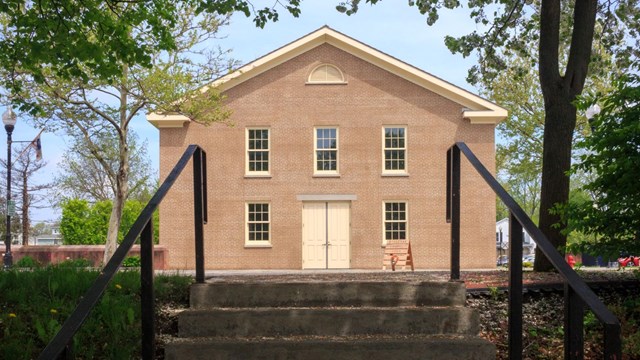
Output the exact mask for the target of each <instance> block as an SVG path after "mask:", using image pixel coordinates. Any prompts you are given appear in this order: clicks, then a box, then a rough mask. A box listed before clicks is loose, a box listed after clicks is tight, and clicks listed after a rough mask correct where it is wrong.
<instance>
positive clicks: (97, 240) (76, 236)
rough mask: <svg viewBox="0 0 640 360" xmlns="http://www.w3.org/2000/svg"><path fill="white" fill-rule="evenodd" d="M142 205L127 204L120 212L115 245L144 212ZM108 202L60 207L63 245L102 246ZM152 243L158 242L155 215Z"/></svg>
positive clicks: (69, 203)
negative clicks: (118, 229)
mask: <svg viewBox="0 0 640 360" xmlns="http://www.w3.org/2000/svg"><path fill="white" fill-rule="evenodd" d="M144 205H145V204H144V203H142V202H140V201H136V200H129V201H127V202H126V203H125V205H124V209H123V210H122V218H121V223H120V231H119V233H118V242H121V241H122V240H123V239H124V236H125V235H126V234H127V232H128V231H129V229H130V228H131V226H132V225H133V223H134V222H135V220H136V219H137V218H138V215H140V212H141V211H142V209H143V208H144ZM110 215H111V201H98V202H96V203H94V204H89V202H88V201H87V200H79V199H70V200H66V201H64V202H63V203H62V219H61V220H60V232H61V233H62V236H63V241H64V244H65V245H102V244H104V243H105V240H106V238H107V230H108V226H109V217H110ZM153 222H154V233H155V234H154V239H155V240H156V241H157V239H158V214H157V212H156V213H155V214H154V220H153Z"/></svg>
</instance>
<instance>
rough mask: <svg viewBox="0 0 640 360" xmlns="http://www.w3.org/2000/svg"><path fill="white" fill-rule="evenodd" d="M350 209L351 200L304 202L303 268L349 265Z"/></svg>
mask: <svg viewBox="0 0 640 360" xmlns="http://www.w3.org/2000/svg"><path fill="white" fill-rule="evenodd" d="M350 211H351V203H350V202H303V205H302V268H303V269H348V268H349V263H350V235H349V233H350V227H351V218H350Z"/></svg>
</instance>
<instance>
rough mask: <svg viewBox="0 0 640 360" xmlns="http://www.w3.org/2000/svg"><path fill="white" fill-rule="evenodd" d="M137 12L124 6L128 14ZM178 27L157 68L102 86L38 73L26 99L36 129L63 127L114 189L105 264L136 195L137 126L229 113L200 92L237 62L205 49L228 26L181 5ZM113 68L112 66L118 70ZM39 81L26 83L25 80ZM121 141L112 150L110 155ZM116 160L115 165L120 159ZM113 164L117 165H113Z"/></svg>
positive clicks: (89, 76)
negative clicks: (34, 106) (154, 119)
mask: <svg viewBox="0 0 640 360" xmlns="http://www.w3.org/2000/svg"><path fill="white" fill-rule="evenodd" d="M132 6H134V5H132V4H129V3H123V4H118V5H117V7H118V9H121V10H122V11H123V13H125V14H126V13H127V11H129V8H130V7H132ZM176 9H177V11H179V16H178V19H176V20H175V21H174V23H173V26H171V27H169V30H170V31H171V36H172V37H173V48H172V49H171V50H170V51H168V52H158V51H156V52H151V53H149V54H147V55H148V56H150V57H151V59H150V61H151V63H152V64H153V67H152V68H150V69H149V68H144V67H141V66H130V65H128V64H127V63H125V62H120V63H118V64H117V65H118V66H120V70H121V71H120V72H119V73H118V74H116V75H115V76H113V77H110V78H108V79H107V80H104V79H103V78H102V77H101V76H103V75H104V74H99V73H97V72H96V73H94V72H92V71H91V69H84V71H83V73H82V74H78V75H77V76H72V75H73V74H64V75H65V76H64V77H62V76H59V75H57V74H56V73H54V72H48V71H45V72H40V73H38V74H39V75H38V76H40V79H39V80H40V82H37V81H33V82H30V83H27V82H24V84H25V86H26V84H29V85H30V86H29V87H28V88H26V87H25V88H24V90H25V92H24V93H21V94H18V96H19V97H21V98H26V97H27V96H28V97H29V98H30V99H33V100H34V101H36V102H37V103H38V104H39V107H40V108H41V109H43V110H44V114H46V117H44V118H43V117H42V115H41V116H38V117H35V118H34V121H36V122H38V123H42V125H44V126H49V127H52V126H57V127H58V128H59V129H61V130H63V131H64V132H65V133H66V134H67V135H69V136H70V137H72V138H74V139H76V143H78V142H82V143H83V145H84V146H85V147H86V150H85V151H86V152H87V153H88V154H90V156H91V157H92V158H94V159H95V162H96V163H98V164H100V167H101V170H102V172H103V173H105V174H107V178H108V179H109V181H110V182H111V183H112V184H111V185H110V186H111V188H112V191H113V207H112V208H111V209H112V213H111V217H110V222H109V230H108V232H107V236H106V246H105V254H104V262H105V263H106V262H107V261H108V260H109V258H110V257H111V256H112V254H113V253H114V252H115V249H116V245H117V235H118V229H119V228H120V221H121V217H122V211H123V207H124V204H125V201H126V200H127V198H128V197H129V195H130V192H131V188H130V187H129V183H130V182H129V177H130V166H131V164H130V162H129V161H130V159H132V154H131V150H132V148H131V144H130V143H129V140H130V139H131V136H130V135H129V129H130V125H131V121H132V120H133V119H134V118H135V117H136V115H138V114H139V113H140V112H143V111H145V110H146V111H160V112H172V113H179V114H183V115H186V116H188V117H189V118H190V119H192V120H194V121H197V122H199V123H203V124H210V123H212V122H219V121H223V120H224V119H226V118H227V117H228V114H229V112H228V111H227V110H226V109H225V108H224V106H223V105H222V103H221V97H220V94H219V93H218V92H217V91H216V90H215V89H213V88H211V89H209V90H208V91H206V92H202V91H198V89H199V88H200V87H202V86H203V85H204V84H207V83H209V82H211V81H212V80H213V79H215V78H216V77H218V76H219V75H220V74H221V73H222V72H224V71H227V70H228V69H229V68H230V67H231V66H233V64H234V63H233V62H229V61H224V56H225V52H223V51H219V50H218V49H214V50H212V51H211V50H208V49H209V47H207V46H204V43H205V42H207V41H209V40H213V39H215V36H216V33H217V31H218V28H219V26H221V25H223V24H224V23H225V21H226V19H224V18H219V17H217V16H215V15H207V14H204V15H201V16H196V10H197V9H196V8H195V7H194V6H192V5H188V4H185V3H183V4H182V5H180V4H178V5H176ZM128 34H129V36H131V37H132V38H133V39H135V41H138V42H143V43H148V44H155V45H153V46H152V47H151V49H157V48H160V47H161V45H160V43H161V42H162V41H163V39H161V38H157V34H154V33H149V32H147V31H146V29H145V28H140V27H136V26H135V24H130V26H128ZM113 66H114V65H111V67H112V68H113ZM31 76H34V77H35V75H34V74H30V75H27V77H31ZM107 134H108V135H107ZM108 139H116V142H115V144H113V145H112V148H109V147H104V146H103V145H106V144H107V142H108V141H109V140H108ZM114 155H115V157H114ZM113 160H115V161H113Z"/></svg>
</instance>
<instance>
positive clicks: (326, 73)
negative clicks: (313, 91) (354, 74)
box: [308, 64, 346, 84]
mask: <svg viewBox="0 0 640 360" xmlns="http://www.w3.org/2000/svg"><path fill="white" fill-rule="evenodd" d="M308 82H309V83H313V84H336V83H345V82H346V81H345V80H344V75H342V71H340V69H338V68H337V67H335V66H333V65H330V64H322V65H319V66H317V67H316V68H315V69H313V71H311V74H310V75H309V81H308Z"/></svg>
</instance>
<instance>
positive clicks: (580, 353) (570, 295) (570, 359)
mask: <svg viewBox="0 0 640 360" xmlns="http://www.w3.org/2000/svg"><path fill="white" fill-rule="evenodd" d="M583 321H584V305H583V303H582V300H581V299H580V297H579V296H578V294H576V292H575V291H574V290H573V288H571V286H570V285H569V283H568V282H566V281H565V282H564V358H565V360H582V359H584V333H583V331H584V324H583Z"/></svg>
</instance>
